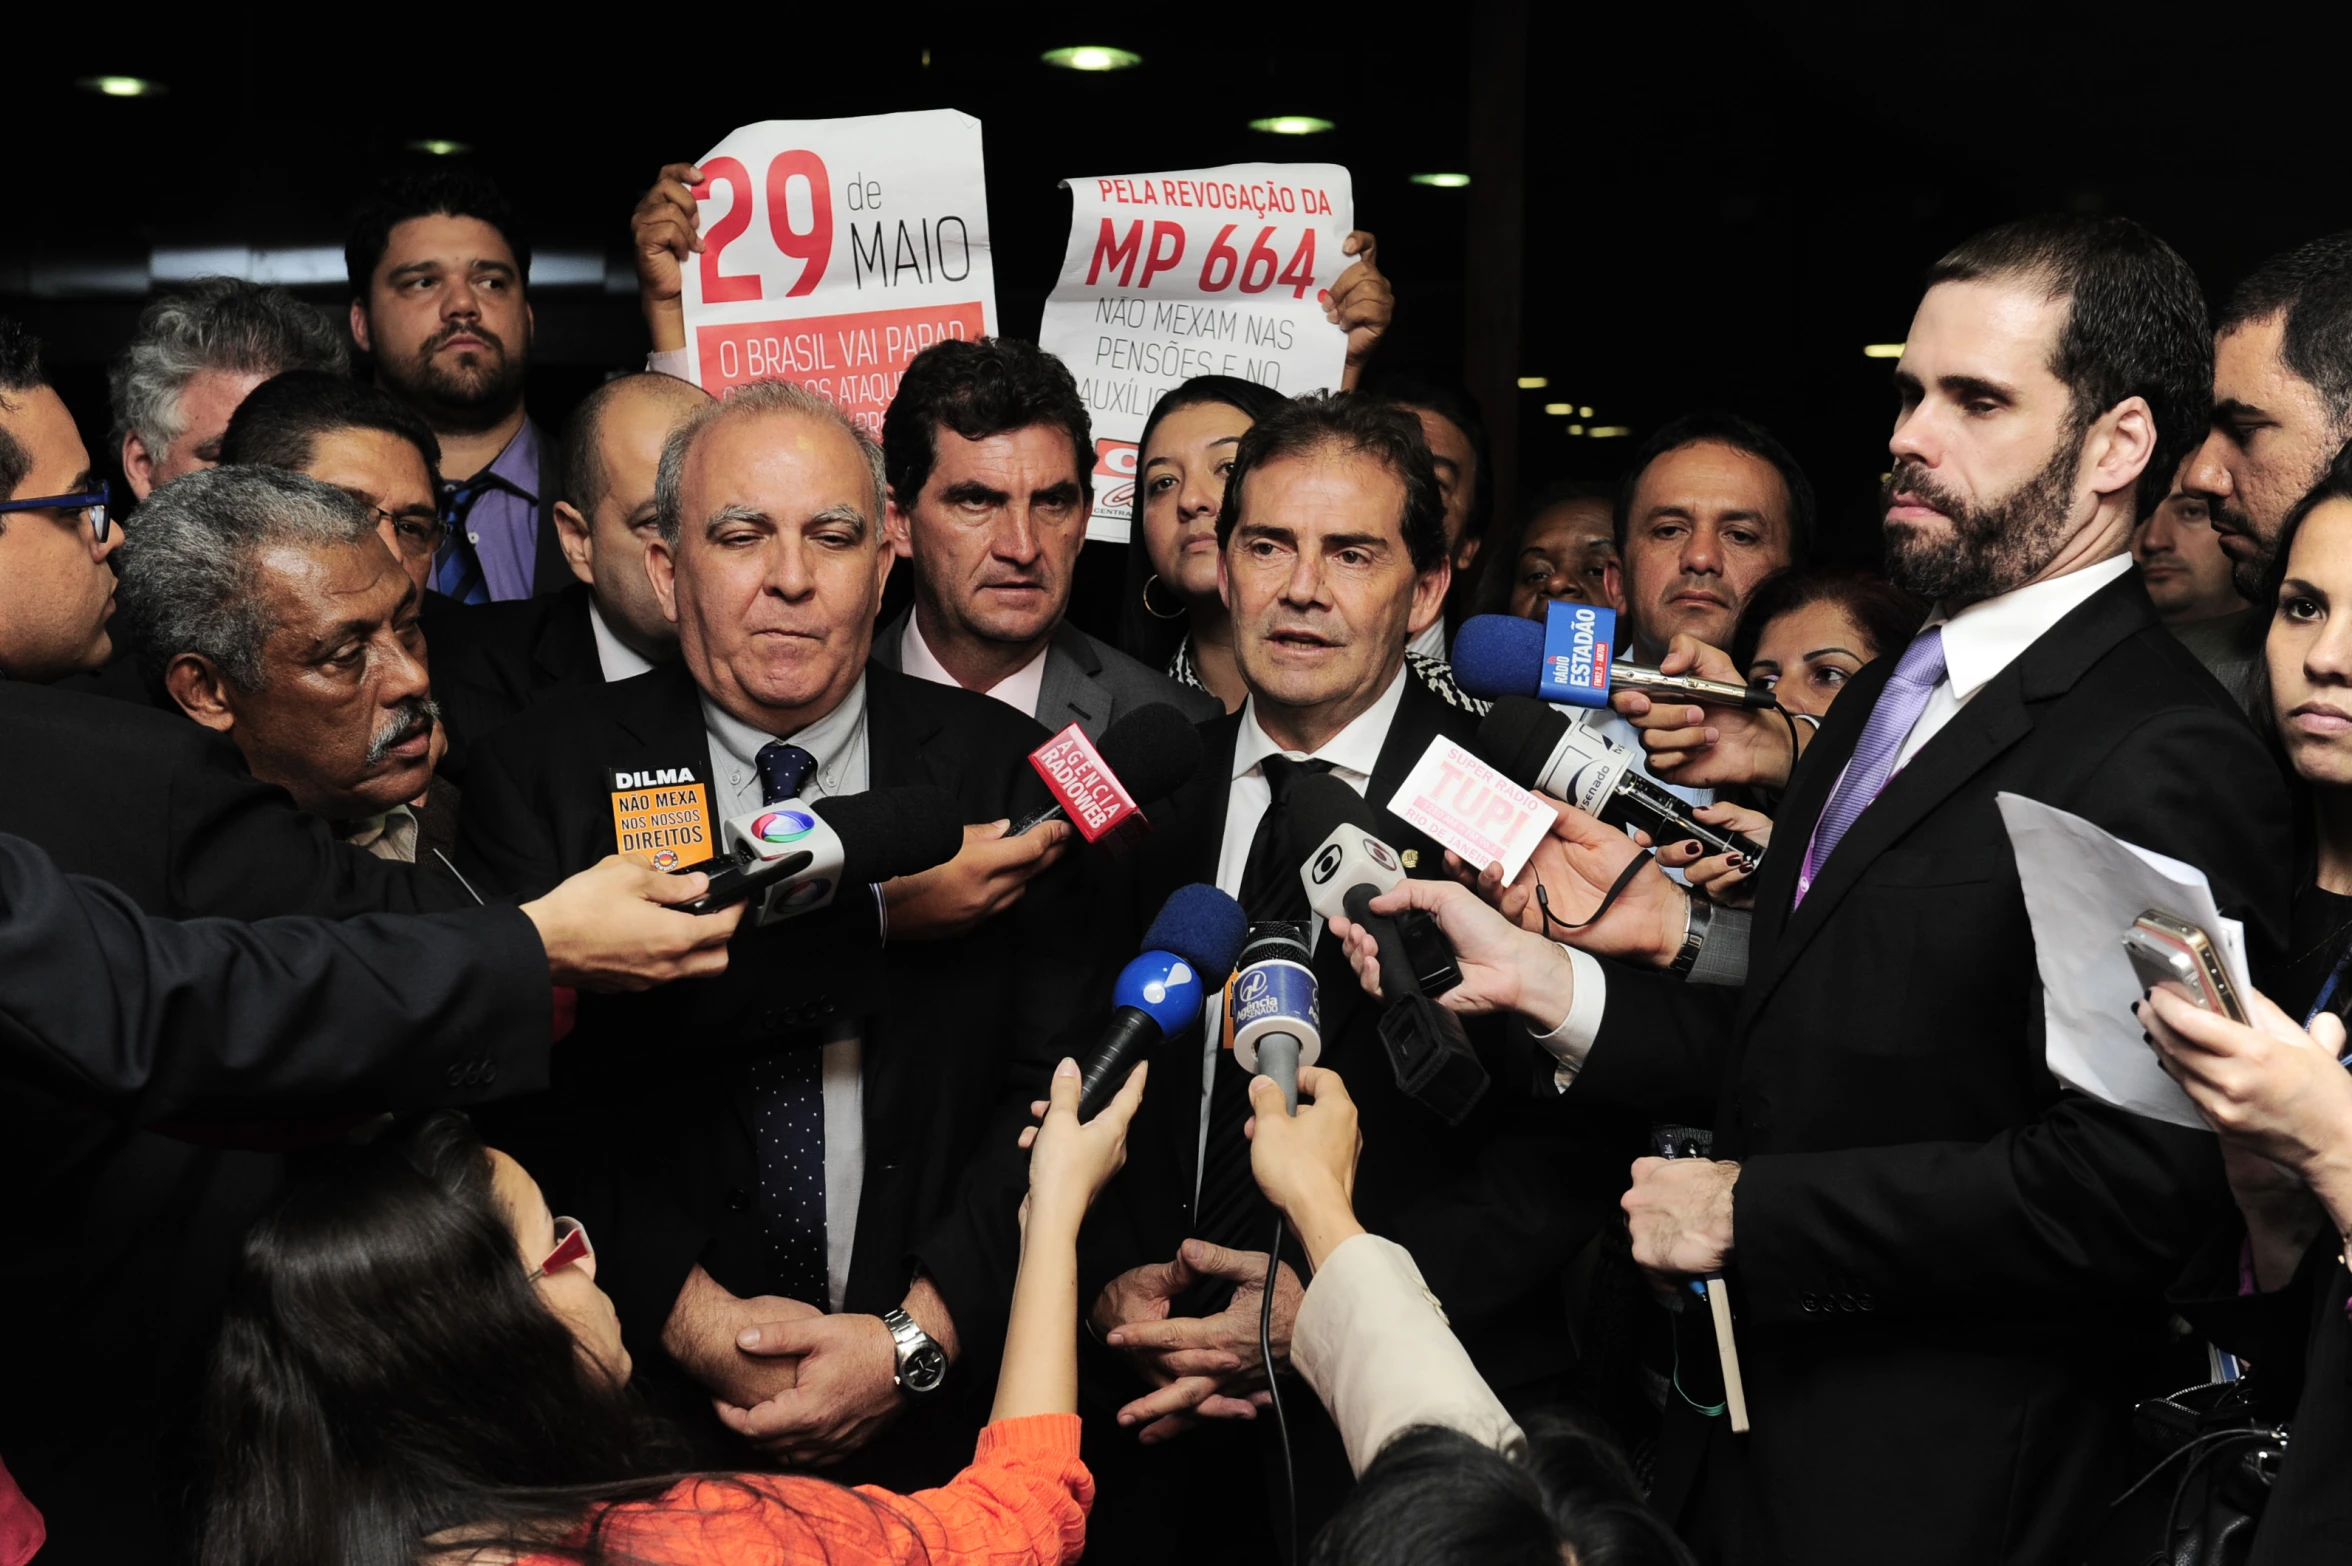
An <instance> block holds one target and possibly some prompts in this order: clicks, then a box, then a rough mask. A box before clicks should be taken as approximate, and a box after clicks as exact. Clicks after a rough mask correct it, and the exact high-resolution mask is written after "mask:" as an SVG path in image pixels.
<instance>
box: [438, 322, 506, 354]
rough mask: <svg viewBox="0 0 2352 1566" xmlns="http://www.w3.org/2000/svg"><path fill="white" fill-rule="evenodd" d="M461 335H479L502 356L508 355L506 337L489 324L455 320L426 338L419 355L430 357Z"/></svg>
mask: <svg viewBox="0 0 2352 1566" xmlns="http://www.w3.org/2000/svg"><path fill="white" fill-rule="evenodd" d="M459 337H479V338H480V339H482V341H483V342H484V343H486V344H488V345H489V346H490V347H491V348H492V349H494V350H496V351H497V353H498V355H499V356H500V357H501V358H504V357H505V355H506V342H505V339H503V338H501V337H500V336H499V335H498V334H497V333H496V332H494V331H492V330H490V328H488V327H487V326H483V325H481V324H479V323H478V322H469V321H453V322H451V323H450V324H449V325H447V326H444V327H443V328H441V330H439V331H438V332H435V333H434V334H433V335H432V336H430V337H428V338H426V339H425V346H424V347H423V349H421V350H420V351H419V356H420V357H422V358H427V359H430V358H431V357H432V356H433V355H435V354H437V353H439V352H440V351H441V350H442V349H444V348H446V347H448V346H449V344H450V342H451V341H452V340H454V339H456V338H459Z"/></svg>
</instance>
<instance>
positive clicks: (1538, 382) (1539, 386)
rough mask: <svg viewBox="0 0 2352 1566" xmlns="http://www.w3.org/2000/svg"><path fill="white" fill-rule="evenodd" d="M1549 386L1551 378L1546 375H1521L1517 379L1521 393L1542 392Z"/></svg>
mask: <svg viewBox="0 0 2352 1566" xmlns="http://www.w3.org/2000/svg"><path fill="white" fill-rule="evenodd" d="M1551 384H1552V378H1551V377H1550V376H1548V375H1522V376H1520V377H1519V389H1520V390H1521V391H1542V390H1543V389H1544V388H1545V387H1546V386H1549V385H1551Z"/></svg>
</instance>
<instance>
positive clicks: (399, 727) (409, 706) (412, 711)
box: [367, 696, 441, 767]
mask: <svg viewBox="0 0 2352 1566" xmlns="http://www.w3.org/2000/svg"><path fill="white" fill-rule="evenodd" d="M440 721H441V704H440V703H439V702H437V701H435V700H433V698H432V697H430V696H411V697H410V698H409V699H408V700H406V701H404V702H402V703H401V704H400V705H399V706H397V707H395V708H393V709H392V716H391V719H390V720H389V721H388V722H386V723H385V725H384V727H383V729H382V730H381V731H379V732H378V733H377V735H376V737H375V739H374V740H373V741H371V742H370V743H369V745H368V755H367V764H368V765H369V766H371V767H373V766H377V765H380V764H381V763H382V762H383V759H384V758H385V757H386V756H389V755H390V754H392V747H393V746H395V745H399V744H404V743H406V742H407V741H409V740H411V739H414V738H415V737H416V736H417V735H419V734H430V733H432V732H433V725H434V724H436V723H439V722H440Z"/></svg>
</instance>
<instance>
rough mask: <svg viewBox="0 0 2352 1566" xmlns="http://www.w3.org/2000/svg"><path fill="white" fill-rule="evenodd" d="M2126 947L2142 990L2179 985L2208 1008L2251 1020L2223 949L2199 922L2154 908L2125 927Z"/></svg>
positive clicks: (2229, 1015) (2233, 1019)
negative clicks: (2239, 994)
mask: <svg viewBox="0 0 2352 1566" xmlns="http://www.w3.org/2000/svg"><path fill="white" fill-rule="evenodd" d="M2123 950H2124V955H2125V956H2127V957H2129V958H2130V959H2131V965H2132V971H2133V972H2134V973H2136V974H2138V975H2139V976H2140V987H2141V988H2142V989H2148V990H2152V989H2154V988H2155V987H2156V986H2157V985H2159V984H2172V985H2177V986H2178V987H2179V988H2180V989H2181V990H2182V991H2183V992H2184V993H2186V994H2187V996H2188V997H2189V999H2190V1000H2192V1001H2194V1002H2196V1003H2197V1004H2198V1005H2200V1006H2202V1007H2204V1008H2205V1009H2206V1010H2207V1011H2218V1012H2220V1013H2221V1014H2222V1015H2223V1016H2225V1017H2227V1018H2229V1019H2230V1021H2232V1022H2244V1021H2245V1020H2246V1008H2245V1005H2244V1003H2243V1002H2241V1001H2240V1000H2239V999H2238V992H2237V989H2236V987H2235V986H2233V985H2232V984H2231V983H2230V980H2229V971H2228V970H2227V969H2226V968H2224V967H2223V966H2222V961H2221V949H2220V948H2219V947H2217V946H2215V945H2214V944H2213V938H2212V937H2211V936H2209V935H2207V934H2206V933H2205V932H2204V931H2203V930H2200V929H2198V928H2197V927H2196V926H2195V925H2193V924H2190V923H2188V922H2187V921H2185V920H2181V919H2175V918H2174V917H2173V916H2172V915H2170V914H2168V913H2160V912H2158V911H2157V910H2156V909H2153V908H2151V909H2149V910H2147V911H2146V912H2145V913H2143V914H2141V915H2140V916H2139V917H2138V918H2137V919H2134V920H2133V921H2132V923H2131V928H2130V929H2128V930H2126V931H2124V932H2123Z"/></svg>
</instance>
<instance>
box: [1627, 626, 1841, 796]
mask: <svg viewBox="0 0 2352 1566" xmlns="http://www.w3.org/2000/svg"><path fill="white" fill-rule="evenodd" d="M1658 667H1659V668H1660V669H1661V670H1662V671H1664V672H1665V673H1667V674H1695V675H1697V676H1698V677H1699V678H1701V679H1706V680H1723V681H1726V682H1728V683H1729V684H1733V685H1745V684H1747V683H1748V680H1747V676H1746V675H1744V674H1742V673H1741V672H1740V671H1739V668H1738V666H1737V665H1735V664H1734V663H1733V662H1732V661H1731V656H1730V655H1729V654H1728V653H1725V652H1724V651H1722V650H1721V649H1720V648H1715V647H1710V646H1708V645H1707V644H1706V643H1705V642H1702V641H1700V640H1699V639H1698V638H1697V637H1695V636H1691V635H1688V634H1687V633H1686V634H1684V635H1681V636H1677V637H1675V638H1674V640H1673V641H1672V642H1671V643H1670V644H1668V646H1667V649H1666V656H1665V657H1664V658H1662V659H1660V660H1659V663H1658ZM1609 705H1610V706H1612V707H1614V708H1616V709H1617V711H1618V712H1620V713H1622V714H1623V715H1624V716H1625V717H1626V718H1628V719H1629V720H1631V721H1632V723H1633V726H1634V727H1635V728H1637V729H1639V730H1641V742H1642V749H1643V750H1645V751H1647V752H1648V753H1649V768H1650V771H1651V772H1653V773H1654V774H1656V775H1657V776H1659V777H1661V778H1664V779H1665V780H1666V781H1667V782H1669V783H1674V784H1679V785H1680V786H1682V787H1684V788H1734V787H1740V786H1753V787H1759V788H1784V787H1786V786H1787V785H1788V780H1789V773H1790V772H1791V771H1792V770H1793V769H1794V768H1795V766H1796V761H1797V756H1796V752H1795V751H1794V750H1792V749H1791V748H1790V747H1791V745H1792V744H1798V745H1801V744H1802V743H1803V742H1802V741H1801V740H1798V739H1796V738H1795V735H1796V734H1798V733H1810V731H1809V730H1806V729H1804V728H1803V726H1802V725H1792V724H1791V723H1790V722H1789V720H1788V719H1787V718H1785V717H1783V716H1782V715H1781V714H1780V713H1779V712H1778V711H1777V710H1769V709H1768V710H1765V711H1761V712H1759V711H1757V710H1755V709H1753V708H1748V707H1715V706H1689V705H1686V704H1684V703H1682V702H1679V701H1659V700H1653V699H1651V698H1650V697H1649V696H1647V695H1644V694H1643V693H1642V692H1640V691H1619V692H1618V693H1617V694H1616V695H1614V696H1612V697H1610V698H1609Z"/></svg>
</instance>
